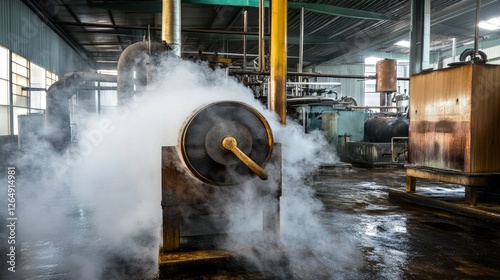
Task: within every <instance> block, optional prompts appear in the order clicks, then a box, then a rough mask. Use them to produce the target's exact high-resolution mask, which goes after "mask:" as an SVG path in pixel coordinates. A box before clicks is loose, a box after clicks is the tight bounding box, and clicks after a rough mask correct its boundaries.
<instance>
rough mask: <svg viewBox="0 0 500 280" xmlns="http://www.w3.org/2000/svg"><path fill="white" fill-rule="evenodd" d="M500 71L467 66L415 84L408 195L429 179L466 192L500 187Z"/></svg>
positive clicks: (472, 198) (471, 196)
mask: <svg viewBox="0 0 500 280" xmlns="http://www.w3.org/2000/svg"><path fill="white" fill-rule="evenodd" d="M498 77H500V66H498V65H487V64H473V63H469V64H464V65H459V66H456V67H450V68H446V69H440V70H436V71H432V72H428V73H420V74H416V75H413V76H412V77H411V80H410V92H411V97H410V112H409V118H410V128H409V147H408V148H409V163H410V164H409V165H408V166H407V184H406V190H407V191H414V190H415V179H416V178H425V179H431V180H438V181H444V182H449V183H454V184H460V185H464V186H465V187H466V191H465V198H466V202H467V203H469V204H471V205H475V204H476V195H477V187H485V186H495V185H497V184H499V183H500V161H499V160H498V155H499V154H500V134H499V133H498V129H499V128H500V114H498V108H500V82H499V80H498Z"/></svg>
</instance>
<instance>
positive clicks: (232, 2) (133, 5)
mask: <svg viewBox="0 0 500 280" xmlns="http://www.w3.org/2000/svg"><path fill="white" fill-rule="evenodd" d="M182 3H186V4H199V5H219V6H238V7H254V8H255V7H259V1H258V0H182ZM264 5H265V6H266V7H269V1H267V0H266V1H265V2H264ZM89 6H93V7H100V8H104V9H112V10H121V11H127V12H139V13H161V11H162V9H161V2H132V1H120V2H114V3H112V4H110V3H106V4H96V3H94V4H89ZM302 7H304V9H305V10H307V11H311V12H316V13H320V14H327V15H334V16H341V17H349V18H358V19H370V20H399V18H398V17H395V16H391V15H386V14H380V13H374V12H368V11H363V10H358V9H350V8H344V7H338V6H332V5H326V4H315V3H301V2H291V1H288V8H289V9H300V8H302Z"/></svg>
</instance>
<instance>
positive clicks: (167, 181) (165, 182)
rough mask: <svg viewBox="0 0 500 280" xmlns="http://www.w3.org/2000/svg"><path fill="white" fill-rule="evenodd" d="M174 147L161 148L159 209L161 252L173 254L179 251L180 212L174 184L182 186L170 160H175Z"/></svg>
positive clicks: (180, 179)
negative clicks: (161, 230) (161, 233)
mask: <svg viewBox="0 0 500 280" xmlns="http://www.w3.org/2000/svg"><path fill="white" fill-rule="evenodd" d="M176 152H177V151H176V149H175V147H162V168H161V169H162V170H161V172H162V174H161V177H162V178H161V181H162V182H161V208H162V222H163V225H162V228H163V239H162V240H163V247H162V250H161V251H162V252H163V253H166V252H175V251H179V249H180V240H181V235H180V219H181V217H180V212H179V205H178V202H177V193H176V188H177V185H176V184H182V182H183V181H182V178H180V177H179V176H178V175H177V169H176V167H175V165H174V164H173V162H172V161H171V160H172V159H175V158H176Z"/></svg>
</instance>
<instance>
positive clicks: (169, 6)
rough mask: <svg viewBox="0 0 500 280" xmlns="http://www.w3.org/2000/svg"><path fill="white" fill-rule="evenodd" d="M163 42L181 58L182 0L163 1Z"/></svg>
mask: <svg viewBox="0 0 500 280" xmlns="http://www.w3.org/2000/svg"><path fill="white" fill-rule="evenodd" d="M161 25H162V31H161V40H162V41H164V42H166V43H167V44H168V45H169V46H170V47H171V48H172V50H173V52H174V54H175V55H177V56H181V0H163V2H162V16H161Z"/></svg>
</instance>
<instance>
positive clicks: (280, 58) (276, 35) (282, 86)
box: [269, 0, 288, 125]
mask: <svg viewBox="0 0 500 280" xmlns="http://www.w3.org/2000/svg"><path fill="white" fill-rule="evenodd" d="M287 15H288V14H287V1H286V0H272V1H271V91H270V93H269V109H270V110H271V111H274V112H276V113H277V114H278V116H279V118H280V120H281V124H283V125H285V124H286V70H287V61H286V55H287V50H286V46H287V40H286V38H287V37H286V32H287Z"/></svg>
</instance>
